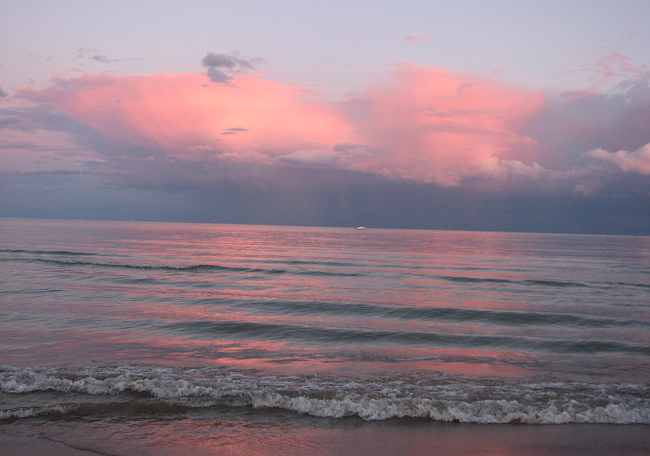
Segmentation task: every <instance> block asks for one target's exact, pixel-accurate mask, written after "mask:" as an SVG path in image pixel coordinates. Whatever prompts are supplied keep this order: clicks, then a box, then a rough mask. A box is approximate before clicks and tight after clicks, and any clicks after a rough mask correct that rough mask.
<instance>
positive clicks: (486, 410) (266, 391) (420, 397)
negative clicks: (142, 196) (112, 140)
mask: <svg viewBox="0 0 650 456" xmlns="http://www.w3.org/2000/svg"><path fill="white" fill-rule="evenodd" d="M215 422H217V423H221V425H220V426H217V425H216V424H214V423H215ZM369 422H374V424H372V423H369ZM381 423H392V424H391V425H390V427H389V428H385V427H384V428H383V430H382V432H383V433H384V435H389V434H390V433H391V432H397V433H398V434H400V435H401V434H404V435H407V434H409V433H413V432H415V433H417V432H420V431H421V432H424V434H426V435H429V436H430V435H432V434H430V433H431V432H434V433H435V432H441V431H440V430H441V429H449V426H452V428H453V426H456V427H455V428H454V429H463V431H462V432H461V435H465V434H466V431H464V429H466V428H465V427H463V426H466V425H465V424H462V423H480V424H482V425H483V426H485V427H481V426H479V428H480V429H494V428H495V426H494V425H499V426H503V425H508V424H521V423H525V424H567V423H582V424H583V425H595V424H600V425H602V424H627V425H635V426H629V427H626V428H625V429H630V430H631V429H634V432H635V433H636V434H635V435H636V436H637V437H638V436H643V435H645V436H646V437H647V436H648V435H649V434H650V427H648V426H647V425H648V424H650V237H634V236H593V235H589V236H587V235H584V236H583V235H563V234H523V233H493V232H461V231H425V230H383V229H372V228H369V229H366V230H355V229H353V228H314V227H274V226H252V225H246V226H244V225H213V224H174V223H143V222H107V221H61V220H15V219H0V440H2V438H3V436H4V437H5V438H7V439H8V438H9V436H10V435H11V436H12V438H28V437H29V436H32V437H33V436H40V438H44V439H47V441H48V442H50V443H52V442H58V441H59V440H60V439H63V440H65V441H66V442H67V443H66V445H68V444H70V442H71V441H74V442H79V441H84V439H87V438H89V437H88V436H89V435H94V436H95V440H93V442H90V443H86V444H85V445H86V446H83V445H82V446H78V445H77V447H74V445H72V444H70V445H72V446H68V447H67V449H68V450H69V451H73V449H74V448H77V450H78V451H82V452H83V451H85V450H88V448H91V447H93V448H95V447H97V446H98V445H99V446H101V445H105V444H106V442H107V440H106V439H107V437H106V435H104V434H101V432H108V430H110V433H111V435H113V436H115V435H121V436H123V439H124V441H123V442H122V445H127V443H128V444H133V442H136V441H137V442H140V443H141V444H142V445H145V444H146V445H149V446H147V448H149V449H151V448H156V452H154V453H152V454H165V452H164V451H161V449H164V448H172V447H174V445H175V444H176V445H177V447H178V444H179V442H181V441H182V442H184V443H185V444H187V445H190V444H192V445H194V446H193V447H192V448H194V450H196V454H201V452H200V451H198V449H199V447H200V449H202V450H204V451H205V453H206V454H213V452H211V451H212V450H214V448H213V447H212V446H206V445H207V444H206V443H205V442H210V445H216V448H217V449H220V450H223V451H225V450H226V449H229V450H228V451H230V452H227V454H231V453H232V454H250V453H251V451H252V450H251V448H250V444H251V442H255V441H256V440H255V438H258V440H259V439H262V437H261V436H264V435H266V436H267V440H265V442H271V443H269V445H271V446H270V447H269V446H263V447H264V448H266V450H268V451H270V450H269V448H272V442H274V441H275V442H276V443H277V442H278V441H281V440H282V438H285V439H286V438H287V436H288V435H290V434H291V430H293V431H295V432H298V431H296V429H298V430H300V429H302V431H300V432H303V431H304V432H303V434H301V435H316V434H318V435H322V434H323V433H325V434H327V432H338V433H339V434H337V435H338V437H337V438H339V437H340V438H343V437H341V435H343V434H345V433H346V432H348V433H349V432H351V431H350V429H351V428H353V429H357V428H358V429H371V431H369V432H374V431H372V429H374V430H377V429H380V428H379V427H377V426H382V424H381ZM444 423H456V424H444ZM367 426H374V427H370V428H368V427H367ZM423 426H424V428H423ZM533 427H534V426H533ZM497 428H499V427H498V426H497ZM507 428H508V429H510V428H511V426H510V427H507ZM524 428H527V429H531V427H527V426H525V427H524ZM545 428H546V427H545ZM560 428H562V429H565V428H564V427H562V426H560ZM84 429H94V430H93V431H92V432H90V431H84ZM224 429H228V431H227V432H226V431H225V430H224ZM305 429H306V431H305ZM396 429H397V431H396ZM422 429H425V430H424V431H423V430H422ZM499 429H505V428H499ZM518 429H522V427H518ZM546 429H548V428H546ZM416 430H418V431H416ZM100 431H101V432H100ZM93 432H94V433H93ZM355 432H356V431H355ZM445 432H447V431H445ZM450 432H457V431H450ZM467 432H470V431H467ZM471 432H483V433H485V432H488V431H484V430H481V431H471ZM489 432H490V433H491V432H493V431H489ZM494 432H501V433H503V432H504V431H502V430H501V431H494ZM508 432H510V431H508ZM522 432H523V431H522ZM525 432H538V431H525ZM540 432H542V431H540ZM543 432H545V433H548V432H555V431H548V430H546V431H543ZM563 432H564V431H563ZM570 432H571V431H570ZM570 432H569V433H570ZM599 432H600V431H594V435H595V434H598V433H599ZM616 432H626V431H616ZM310 433H311V434H310ZM341 433H343V434H341ZM427 433H428V434H427ZM101 435H104V437H101ZM345 435H355V434H354V432H352V433H351V434H345ZM373 435H374V434H373ZM477 435H478V434H477ZM16 436H18V437H16ZM66 436H67V437H66ZM97 436H99V437H97ZM124 436H128V438H127V437H124ZM174 436H176V437H174ZM255 436H257V437H255ZM273 436H275V437H273ZM637 437H635V439H636V440H635V441H636V442H637V443H638V445H641V446H638V445H637V447H638V448H637V447H635V448H637V449H639V448H641V450H645V449H647V448H650V442H648V441H647V440H646V441H645V442H643V438H642V437H640V440H639V438H637ZM174 438H175V440H174ZM273 438H276V440H273ZM292 438H293V437H292ZM351 438H352V440H354V439H355V437H351ZM409 438H410V437H409ZM57 439H59V440H57ZM66 439H67V440H66ZM102 439H103V440H102ZM165 439H167V440H165ZM237 439H239V440H237ZM251 439H252V440H251ZM277 439H280V440H277ZM296 439H298V440H296V441H293V443H292V444H291V447H292V448H294V449H295V448H303V449H304V450H305V454H309V453H311V454H320V453H318V452H315V450H314V448H311V449H310V448H309V445H307V446H304V445H306V443H305V442H308V441H309V439H307V440H305V439H303V440H300V438H297V437H296ZM373 439H374V437H373V438H370V441H373ZM113 440H115V438H113ZM118 440H119V439H117V440H115V441H118ZM497 440H498V439H497ZM506 440H507V439H506ZM506 440H504V441H506ZM515 441H519V440H516V439H515ZM142 442H144V443H142ZM174 442H175V444H174ZM188 442H189V443H188ZM192 442H194V443H195V444H194V443H192ZM233 442H235V443H233ZM237 442H239V443H238V444H237ZM242 442H247V443H246V444H247V445H249V446H248V447H246V446H242V445H243V444H242ZM300 442H302V444H304V445H303V447H301V446H300V445H301V443H300ZM310 442H311V441H310ZM439 442H440V440H439V439H438V443H439ZM64 443H65V442H64ZM285 443H286V442H285ZM312 443H313V442H312ZM146 445H145V446H146ZM233 445H234V446H233ZM237 445H239V446H237ZM265 445H266V444H265ZM278 445H279V444H278ZM643 445H648V446H643ZM127 446H128V445H127ZM488 446H489V445H488ZM497 446H498V445H497ZM80 448H81V449H80ZM120 448H122V449H124V448H123V447H120ZM174 448H176V447H174ZM261 448H262V447H259V448H258V449H257V450H256V451H253V452H256V453H259V454H263V453H264V452H263V451H262V450H261ZM278 448H280V447H278ZM319 448H321V449H322V447H319ZM495 448H496V447H495ZM246 449H247V450H246ZM497 449H498V448H497ZM502 449H503V448H502ZM77 450H75V451H77ZM244 450H246V451H244ZM93 451H95V452H99V453H101V454H126V453H124V452H122V453H120V451H118V450H116V449H115V448H113V449H112V450H111V451H112V452H111V451H109V450H103V452H101V451H99V450H96V449H95V450H93ZM373 451H374V450H373ZM138 452H139V453H138ZM138 452H136V453H137V454H145V453H146V451H144V450H143V449H142V448H140V449H139V450H138ZM16 454H18V453H16ZM52 454H54V453H52ZM61 454H65V453H61ZM70 454H72V453H70ZM169 454H175V453H173V452H170V453H169ZM179 454H181V453H179ZM264 454H266V453H264ZM269 454H272V453H269ZM296 454H298V453H296ZM323 454H325V453H323ZM340 454H342V453H340ZM486 454H488V453H486ZM490 454H491V453H490ZM494 454H507V452H504V451H500V452H499V451H497V452H495V453H494ZM531 454H532V453H531ZM540 454H541V453H540Z"/></svg>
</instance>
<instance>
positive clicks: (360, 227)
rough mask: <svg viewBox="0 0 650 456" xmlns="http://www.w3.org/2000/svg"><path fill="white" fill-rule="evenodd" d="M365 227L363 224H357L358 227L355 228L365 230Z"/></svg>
mask: <svg viewBox="0 0 650 456" xmlns="http://www.w3.org/2000/svg"><path fill="white" fill-rule="evenodd" d="M365 229H366V227H365V226H358V227H356V228H355V230H365Z"/></svg>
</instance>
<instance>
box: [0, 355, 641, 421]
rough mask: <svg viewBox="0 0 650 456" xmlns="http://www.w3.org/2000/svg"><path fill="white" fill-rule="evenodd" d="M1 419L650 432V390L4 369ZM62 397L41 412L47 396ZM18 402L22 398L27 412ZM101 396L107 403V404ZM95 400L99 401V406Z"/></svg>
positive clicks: (132, 369)
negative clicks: (395, 421) (235, 419)
mask: <svg viewBox="0 0 650 456" xmlns="http://www.w3.org/2000/svg"><path fill="white" fill-rule="evenodd" d="M0 392H1V393H3V394H4V395H5V396H4V397H8V396H11V397H12V399H13V400H11V401H7V402H6V404H5V402H3V400H2V397H3V396H2V395H0V419H2V418H4V419H21V418H26V417H32V416H47V415H60V414H77V415H88V414H116V413H120V410H124V409H125V408H130V409H133V407H135V409H136V410H137V411H138V413H145V414H153V415H167V414H174V413H179V412H182V411H183V410H184V409H187V408H189V409H192V408H213V407H249V408H254V409H268V408H277V409H284V410H289V411H293V412H297V413H302V414H307V415H312V416H318V417H329V418H342V417H349V416H356V417H360V418H362V419H365V420H385V419H391V418H426V419H431V420H435V421H444V422H462V423H528V424H559V423H617V424H625V423H637V424H650V385H638V384H589V383H570V382H563V383H561V382H546V383H525V382H514V381H510V382H508V381H497V380H487V379H484V380H473V379H466V378H463V377H456V378H454V377H447V376H442V375H428V376H420V377H414V376H411V377H408V376H404V377H381V378H373V379H364V378H337V377H322V376H271V375H260V374H255V373H252V372H250V371H236V370H232V369H227V368H214V367H210V368H198V369H181V368H166V367H150V366H112V367H111V366H109V367H87V368H80V369H76V370H74V369H57V368H16V367H11V366H2V367H0ZM44 392H53V393H56V395H55V396H54V400H53V399H50V400H49V401H44V402H43V403H42V404H41V405H39V406H33V405H20V401H22V402H23V403H24V404H33V403H34V401H38V400H39V396H38V394H42V393H44ZM16 396H17V397H18V405H17V400H16ZM98 397H100V398H103V399H104V402H98ZM89 398H92V399H89Z"/></svg>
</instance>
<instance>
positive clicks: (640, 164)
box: [589, 144, 650, 175]
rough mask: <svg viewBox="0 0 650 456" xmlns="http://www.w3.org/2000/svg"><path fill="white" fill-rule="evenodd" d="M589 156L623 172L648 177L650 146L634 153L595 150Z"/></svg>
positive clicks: (649, 171)
mask: <svg viewBox="0 0 650 456" xmlns="http://www.w3.org/2000/svg"><path fill="white" fill-rule="evenodd" d="M589 156H591V157H593V158H597V159H599V160H603V161H606V162H609V163H611V164H613V165H615V166H617V167H618V168H620V169H621V170H622V171H624V172H631V173H638V174H646V175H650V144H646V145H645V146H643V147H640V148H638V149H637V150H634V151H627V150H619V151H616V152H609V151H607V150H605V149H595V150H592V151H590V152H589Z"/></svg>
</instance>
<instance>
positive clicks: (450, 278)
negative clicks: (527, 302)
mask: <svg viewBox="0 0 650 456" xmlns="http://www.w3.org/2000/svg"><path fill="white" fill-rule="evenodd" d="M436 277H437V278H438V279H442V280H446V281H448V282H460V283H503V284H515V285H538V286H546V287H580V288H588V287H589V285H588V284H586V283H582V282H570V281H561V280H539V279H525V280H511V279H499V278H492V277H466V276H436Z"/></svg>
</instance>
